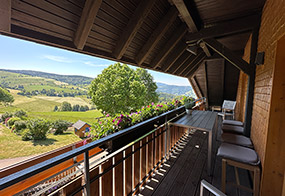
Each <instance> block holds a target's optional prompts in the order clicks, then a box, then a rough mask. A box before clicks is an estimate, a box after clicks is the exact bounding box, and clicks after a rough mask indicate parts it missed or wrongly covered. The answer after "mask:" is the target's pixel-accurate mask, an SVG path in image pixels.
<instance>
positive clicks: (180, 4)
mask: <svg viewBox="0 0 285 196" xmlns="http://www.w3.org/2000/svg"><path fill="white" fill-rule="evenodd" d="M172 2H173V3H174V5H175V6H176V8H177V9H178V11H179V13H180V14H181V17H182V18H183V20H184V22H185V23H186V25H187V26H188V28H189V29H190V31H191V32H198V28H197V26H196V24H195V21H194V19H193V17H192V16H191V15H190V13H189V11H188V9H187V7H186V5H185V3H184V1H183V0H172Z"/></svg>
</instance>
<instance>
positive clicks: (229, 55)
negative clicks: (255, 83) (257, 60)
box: [204, 38, 253, 75]
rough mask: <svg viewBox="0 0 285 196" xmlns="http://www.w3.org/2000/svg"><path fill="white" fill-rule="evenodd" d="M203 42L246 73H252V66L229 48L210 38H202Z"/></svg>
mask: <svg viewBox="0 0 285 196" xmlns="http://www.w3.org/2000/svg"><path fill="white" fill-rule="evenodd" d="M204 42H205V43H206V44H207V45H208V46H209V47H210V48H212V49H213V50H214V51H216V52H217V53H218V54H220V55H221V56H222V57H223V58H225V59H226V60H227V61H229V62H230V63H231V64H233V65H234V66H236V67H237V68H238V69H239V70H241V71H243V72H244V73H246V74H247V75H251V74H252V72H253V69H252V66H251V65H249V64H248V63H247V62H246V61H245V60H243V59H242V58H240V57H239V56H237V55H236V54H235V53H233V52H232V51H231V50H230V49H228V48H227V47H225V46H224V45H223V44H221V43H220V42H218V41H217V40H215V39H212V38H210V39H204Z"/></svg>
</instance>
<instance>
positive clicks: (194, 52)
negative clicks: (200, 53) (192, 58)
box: [186, 44, 198, 55]
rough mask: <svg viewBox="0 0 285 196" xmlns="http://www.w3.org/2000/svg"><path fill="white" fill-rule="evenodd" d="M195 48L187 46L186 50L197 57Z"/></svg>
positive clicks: (194, 46)
mask: <svg viewBox="0 0 285 196" xmlns="http://www.w3.org/2000/svg"><path fill="white" fill-rule="evenodd" d="M197 49H198V48H197V46H196V44H195V45H189V46H188V47H187V48H186V50H187V51H188V52H190V53H192V54H194V55H197Z"/></svg>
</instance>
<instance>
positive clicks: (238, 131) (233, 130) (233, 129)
mask: <svg viewBox="0 0 285 196" xmlns="http://www.w3.org/2000/svg"><path fill="white" fill-rule="evenodd" d="M222 130H223V132H228V133H234V134H240V135H242V134H243V127H240V126H233V125H222Z"/></svg>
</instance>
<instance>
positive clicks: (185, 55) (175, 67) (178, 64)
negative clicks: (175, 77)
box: [168, 51, 191, 74]
mask: <svg viewBox="0 0 285 196" xmlns="http://www.w3.org/2000/svg"><path fill="white" fill-rule="evenodd" d="M190 56H191V54H190V53H189V52H187V51H184V52H183V53H182V55H181V56H180V57H179V58H178V59H177V60H176V62H175V63H174V64H173V65H172V66H171V67H170V68H169V69H168V72H169V73H173V74H174V73H175V72H176V71H177V70H178V69H179V68H180V67H181V66H182V64H183V63H184V62H185V61H187V59H188V58H189V57H190Z"/></svg>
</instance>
